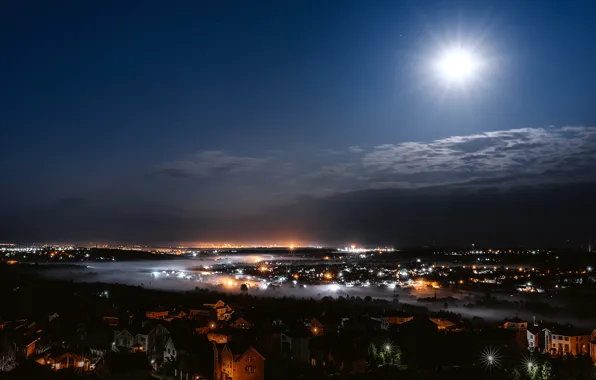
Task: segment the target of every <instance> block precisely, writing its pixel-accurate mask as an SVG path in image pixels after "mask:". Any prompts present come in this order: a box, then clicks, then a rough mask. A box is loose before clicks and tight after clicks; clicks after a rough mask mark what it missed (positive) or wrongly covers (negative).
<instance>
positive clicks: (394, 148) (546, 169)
mask: <svg viewBox="0 0 596 380" xmlns="http://www.w3.org/2000/svg"><path fill="white" fill-rule="evenodd" d="M595 164H596V128H594V127H582V126H568V127H561V128H555V127H549V128H523V129H512V130H502V131H493V132H486V133H481V134H475V135H467V136H452V137H448V138H445V139H440V140H434V141H430V142H405V143H400V144H384V145H379V146H376V147H375V148H374V149H373V150H372V151H371V152H368V153H366V154H365V155H364V156H363V158H362V167H363V168H364V169H365V170H366V171H367V172H368V175H369V176H370V177H372V178H376V179H378V181H376V182H383V183H391V182H396V183H397V184H398V185H400V186H401V185H402V184H404V183H405V184H407V186H405V187H413V186H414V187H415V186H424V185H427V186H435V185H437V184H438V183H440V184H462V183H467V184H469V185H470V186H475V185H476V184H479V183H482V182H486V180H494V181H492V183H493V184H499V185H516V184H517V185H522V184H523V185H531V184H533V183H541V184H543V183H555V182H557V183H558V182H581V181H590V180H593V179H594V176H593V175H592V174H591V172H590V171H589V170H588V169H589V168H593V167H594V166H595Z"/></svg>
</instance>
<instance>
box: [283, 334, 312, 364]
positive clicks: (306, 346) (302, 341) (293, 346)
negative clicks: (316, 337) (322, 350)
mask: <svg viewBox="0 0 596 380" xmlns="http://www.w3.org/2000/svg"><path fill="white" fill-rule="evenodd" d="M310 340H311V336H310V334H308V333H306V332H302V331H296V332H283V333H280V334H279V345H280V353H281V355H282V357H284V358H287V359H290V360H294V361H297V362H305V363H306V362H309V361H310Z"/></svg>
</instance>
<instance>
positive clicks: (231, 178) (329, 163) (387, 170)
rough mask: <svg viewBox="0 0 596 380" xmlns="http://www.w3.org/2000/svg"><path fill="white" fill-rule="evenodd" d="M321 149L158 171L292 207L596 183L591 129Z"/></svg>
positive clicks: (209, 156) (198, 161)
mask: <svg viewBox="0 0 596 380" xmlns="http://www.w3.org/2000/svg"><path fill="white" fill-rule="evenodd" d="M319 151H320V152H326V153H327V154H326V155H322V156H318V158H316V160H315V161H314V164H313V162H309V163H306V162H305V161H301V160H298V159H295V160H289V159H288V160H284V158H283V157H281V156H280V157H276V158H272V157H271V156H270V154H269V152H268V151H264V152H263V157H244V156H239V155H238V156H237V155H232V154H226V153H224V152H222V151H204V152H199V153H197V154H194V155H190V156H188V157H186V158H185V159H182V160H176V161H171V162H166V163H163V164H161V165H158V167H157V168H156V171H157V172H158V173H160V174H162V175H164V176H166V177H170V178H195V177H199V178H207V177H218V176H219V177H223V176H225V177H226V178H227V181H226V184H225V186H228V187H227V188H225V189H220V191H218V192H217V194H221V193H224V192H225V193H226V194H228V196H230V197H234V194H237V197H238V198H242V199H246V198H247V197H250V195H249V194H248V192H247V191H245V190H242V189H243V187H242V185H251V188H256V189H258V193H259V194H260V196H259V202H262V201H263V199H278V198H279V197H275V194H284V195H285V196H284V199H286V200H288V201H291V200H292V199H296V198H297V197H300V196H317V197H321V196H328V195H330V194H333V193H334V192H335V193H345V192H350V191H361V190H367V189H422V188H428V189H445V190H449V189H454V188H466V189H469V190H474V189H485V188H514V187H516V186H528V185H545V184H546V185H548V184H554V183H575V182H590V181H593V180H595V179H596V176H595V175H593V174H592V171H591V170H589V168H591V167H594V165H595V164H596V128H595V127H583V126H567V127H548V128H522V129H510V130H501V131H492V132H486V133H481V134H473V135H462V136H451V137H448V138H444V139H438V140H432V141H427V142H402V143H397V144H382V145H378V146H375V147H373V148H369V149H364V148H362V147H360V146H351V147H347V148H345V150H344V151H343V152H341V151H336V150H324V149H323V150H319ZM347 153H350V154H347ZM246 173H250V176H246V175H243V174H246ZM203 186H204V185H203ZM267 194H269V195H270V197H269V198H267V196H266V195H267ZM255 202H256V199H255ZM263 207H266V205H265V204H263Z"/></svg>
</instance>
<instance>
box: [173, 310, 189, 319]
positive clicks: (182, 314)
mask: <svg viewBox="0 0 596 380" xmlns="http://www.w3.org/2000/svg"><path fill="white" fill-rule="evenodd" d="M169 316H170V318H175V319H185V318H186V317H188V314H186V313H185V312H183V311H180V312H178V313H175V312H172V313H170V315H169Z"/></svg>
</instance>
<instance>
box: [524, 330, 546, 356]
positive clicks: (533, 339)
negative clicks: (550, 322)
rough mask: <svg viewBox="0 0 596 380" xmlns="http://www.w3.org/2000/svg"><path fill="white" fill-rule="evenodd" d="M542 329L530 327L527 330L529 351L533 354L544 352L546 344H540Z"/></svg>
mask: <svg viewBox="0 0 596 380" xmlns="http://www.w3.org/2000/svg"><path fill="white" fill-rule="evenodd" d="M541 332H542V329H541V328H540V327H538V326H530V327H529V328H528V329H527V330H526V338H527V340H528V350H530V351H532V352H543V351H544V347H545V344H542V345H541V344H540V335H541V334H540V333H541Z"/></svg>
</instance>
